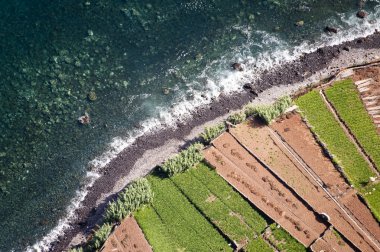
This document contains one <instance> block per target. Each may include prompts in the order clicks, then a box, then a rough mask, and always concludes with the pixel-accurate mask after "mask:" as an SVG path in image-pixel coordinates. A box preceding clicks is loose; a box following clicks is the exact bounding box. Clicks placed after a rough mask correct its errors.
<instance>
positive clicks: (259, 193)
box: [204, 147, 320, 246]
mask: <svg viewBox="0 0 380 252" xmlns="http://www.w3.org/2000/svg"><path fill="white" fill-rule="evenodd" d="M204 155H205V158H206V160H207V161H208V162H209V163H210V164H211V165H212V166H213V167H215V168H216V171H217V173H218V174H219V175H220V176H222V177H223V178H224V179H225V180H226V181H227V182H229V183H230V184H231V185H232V186H233V187H234V188H235V189H236V190H238V191H239V192H240V193H241V194H242V195H244V196H245V197H246V198H247V199H248V200H249V201H250V202H252V203H253V204H254V205H255V206H256V207H257V208H259V209H260V210H261V211H263V212H264V213H265V214H266V215H268V216H269V217H270V218H272V219H273V220H275V221H276V222H277V223H278V224H280V225H281V226H282V227H283V228H284V229H285V230H286V231H288V232H289V233H290V234H291V235H292V236H293V237H294V238H296V239H297V240H298V241H299V242H301V243H302V244H304V245H305V246H310V244H312V243H313V241H314V240H315V239H317V238H318V237H319V235H320V233H316V232H315V231H314V230H312V229H311V228H310V227H309V223H311V222H312V221H313V220H314V225H312V227H313V226H319V225H320V224H319V223H318V221H316V220H315V217H314V218H313V219H311V220H308V224H306V223H305V222H304V221H302V220H301V218H300V217H302V216H300V217H299V216H297V215H296V214H294V212H293V211H294V210H296V207H297V208H298V207H301V205H302V203H301V202H298V201H296V202H294V201H292V202H289V203H286V204H285V203H283V202H284V201H283V200H279V197H281V196H279V197H274V192H273V191H272V190H268V189H266V188H265V187H263V186H264V185H263V183H264V182H263V183H257V181H258V180H259V179H260V178H261V177H262V176H260V175H255V173H256V172H255V171H254V168H253V166H252V169H253V170H252V172H249V174H246V173H245V172H244V171H242V170H241V169H240V168H239V167H237V166H236V165H235V164H234V163H233V162H232V161H230V160H229V159H228V158H227V157H225V156H224V155H223V154H222V153H221V152H220V151H219V150H218V149H216V148H215V147H210V148H208V149H206V150H205V151H204ZM250 166H251V165H250ZM256 167H257V166H256ZM262 169H263V167H257V168H256V170H257V171H258V170H262ZM284 192H285V193H286V196H285V195H284V198H285V197H289V196H290V195H291V193H290V192H289V191H285V190H284ZM285 199H286V198H285ZM289 204H295V207H293V206H289ZM307 213H308V212H305V213H304V214H307ZM310 214H313V213H312V212H311V213H309V214H308V215H310ZM302 219H304V218H302Z"/></svg>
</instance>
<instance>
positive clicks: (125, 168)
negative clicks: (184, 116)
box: [51, 32, 380, 251]
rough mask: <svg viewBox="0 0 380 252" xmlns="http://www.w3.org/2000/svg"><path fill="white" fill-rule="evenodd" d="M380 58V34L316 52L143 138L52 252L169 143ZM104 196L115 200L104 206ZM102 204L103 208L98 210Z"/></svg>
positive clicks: (91, 222)
mask: <svg viewBox="0 0 380 252" xmlns="http://www.w3.org/2000/svg"><path fill="white" fill-rule="evenodd" d="M379 53H380V33H378V32H376V33H375V34H373V35H370V36H368V37H366V38H359V39H356V40H354V41H349V42H345V43H342V44H340V45H337V46H331V47H324V48H319V49H318V50H316V51H315V52H312V53H308V54H305V55H303V56H302V57H301V58H299V59H298V60H295V61H294V62H292V63H289V64H285V65H283V66H281V67H280V68H278V69H276V70H275V71H273V72H264V73H263V75H262V77H261V79H260V80H258V81H256V82H253V83H249V84H248V83H247V84H246V85H245V89H246V90H245V91H242V92H240V93H236V94H233V95H231V96H221V97H219V98H218V99H216V100H215V101H213V102H212V103H211V104H209V105H207V106H204V107H202V108H200V109H199V110H197V111H194V113H193V116H192V119H191V120H188V121H186V122H178V124H177V128H175V129H171V128H169V129H164V130H162V131H160V132H157V133H154V134H150V135H144V136H142V137H140V138H138V139H137V140H136V141H135V143H134V144H133V145H131V146H130V147H128V148H126V149H125V150H124V151H123V152H121V153H120V154H119V155H118V156H117V157H116V158H115V159H114V160H112V161H111V162H110V163H109V164H108V165H107V166H106V167H105V168H104V170H103V171H102V177H100V178H99V179H98V180H97V181H96V182H95V183H94V185H93V187H92V188H91V189H90V191H89V193H88V194H87V196H86V197H85V199H84V201H83V202H82V207H81V208H79V209H78V210H77V211H76V214H77V218H76V220H75V221H74V222H73V223H71V228H70V229H68V230H66V231H65V233H64V235H62V236H61V237H60V238H59V240H57V241H56V242H54V243H53V244H52V247H51V251H63V250H65V249H67V247H68V246H69V244H70V243H71V242H72V240H73V239H74V238H75V237H78V234H88V233H89V232H90V231H91V229H92V228H94V226H95V225H96V224H97V223H98V222H99V220H100V219H101V218H102V214H103V211H104V208H105V206H106V205H107V202H108V201H109V200H111V199H113V198H114V197H115V194H114V192H115V189H114V188H115V185H116V184H117V183H118V182H119V181H120V180H122V179H123V178H125V177H128V176H129V175H130V173H131V171H132V169H133V168H134V166H135V164H136V163H137V162H138V161H139V160H140V159H141V157H143V155H144V153H146V152H147V151H149V150H153V149H157V148H160V147H162V146H164V145H165V143H167V142H168V141H169V140H170V139H173V140H179V143H182V144H180V145H182V146H185V145H187V144H188V143H189V141H188V140H187V139H186V136H188V135H189V134H190V133H191V132H192V130H193V129H194V128H195V127H197V126H200V125H203V124H205V123H206V122H209V121H211V120H213V119H215V118H219V117H221V116H224V115H226V114H228V113H229V112H230V111H233V110H237V109H239V108H241V107H242V106H243V105H244V104H246V103H248V102H250V101H251V100H253V99H256V101H257V102H258V100H259V99H261V97H262V93H265V91H266V90H270V89H271V88H277V89H278V90H281V89H282V88H285V87H290V86H292V85H293V84H294V83H302V84H300V86H301V87H302V86H305V85H306V84H307V83H311V82H312V81H313V80H314V81H316V80H319V79H322V78H326V77H328V76H331V75H332V74H334V73H336V72H337V71H338V70H339V68H341V67H344V66H349V65H354V64H361V63H364V62H366V61H367V62H368V61H371V60H374V59H376V58H377V57H378V58H380V54H379ZM257 95H258V97H257ZM194 140H195V139H193V141H194ZM190 141H191V140H190ZM177 146H178V145H177ZM157 164H158V163H155V164H152V165H151V167H150V168H151V169H152V168H154V166H155V165H157ZM104 195H110V196H106V199H105V200H101V199H102V198H104ZM99 200H101V201H102V203H100V204H98V202H99Z"/></svg>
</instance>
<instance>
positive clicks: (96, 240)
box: [85, 223, 113, 251]
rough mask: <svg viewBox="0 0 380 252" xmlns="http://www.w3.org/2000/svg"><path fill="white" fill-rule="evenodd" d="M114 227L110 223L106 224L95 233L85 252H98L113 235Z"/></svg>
mask: <svg viewBox="0 0 380 252" xmlns="http://www.w3.org/2000/svg"><path fill="white" fill-rule="evenodd" d="M112 227H113V225H111V224H109V223H104V224H103V225H102V226H101V227H100V228H99V229H98V230H96V231H95V233H94V235H93V236H92V238H91V239H90V241H89V243H88V246H87V248H86V249H85V251H97V250H99V249H100V248H101V247H102V246H103V244H104V242H105V241H106V240H107V238H108V236H109V235H110V234H111V231H112Z"/></svg>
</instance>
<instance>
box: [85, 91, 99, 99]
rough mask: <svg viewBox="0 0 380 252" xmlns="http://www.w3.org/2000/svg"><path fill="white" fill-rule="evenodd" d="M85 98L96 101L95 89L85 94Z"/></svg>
mask: <svg viewBox="0 0 380 252" xmlns="http://www.w3.org/2000/svg"><path fill="white" fill-rule="evenodd" d="M87 99H88V100H89V101H96V99H98V97H97V96H96V93H95V91H90V92H89V93H88V94H87Z"/></svg>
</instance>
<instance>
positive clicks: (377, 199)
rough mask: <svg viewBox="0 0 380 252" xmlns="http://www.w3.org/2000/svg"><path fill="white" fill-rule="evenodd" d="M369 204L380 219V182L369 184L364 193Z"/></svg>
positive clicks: (379, 219)
mask: <svg viewBox="0 0 380 252" xmlns="http://www.w3.org/2000/svg"><path fill="white" fill-rule="evenodd" d="M363 197H364V199H365V201H367V205H369V206H371V210H372V213H373V215H374V216H375V217H376V219H377V220H378V221H380V184H379V183H378V184H376V185H372V186H368V187H367V188H366V190H365V192H364V193H363Z"/></svg>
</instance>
